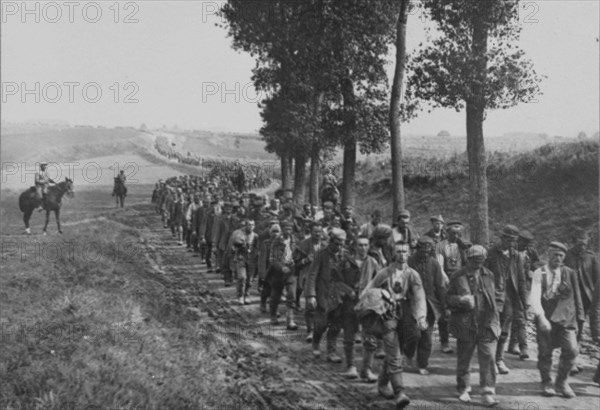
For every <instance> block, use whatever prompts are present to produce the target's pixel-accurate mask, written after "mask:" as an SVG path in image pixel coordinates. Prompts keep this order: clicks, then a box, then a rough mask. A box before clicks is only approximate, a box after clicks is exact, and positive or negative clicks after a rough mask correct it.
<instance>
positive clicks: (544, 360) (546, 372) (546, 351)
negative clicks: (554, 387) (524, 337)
mask: <svg viewBox="0 0 600 410" xmlns="http://www.w3.org/2000/svg"><path fill="white" fill-rule="evenodd" d="M536 334H537V343H538V364H537V368H538V370H539V371H540V377H541V378H542V383H544V384H547V383H551V382H552V377H551V376H550V370H551V368H552V350H554V346H553V343H552V333H551V331H541V330H540V328H539V326H537V329H536Z"/></svg>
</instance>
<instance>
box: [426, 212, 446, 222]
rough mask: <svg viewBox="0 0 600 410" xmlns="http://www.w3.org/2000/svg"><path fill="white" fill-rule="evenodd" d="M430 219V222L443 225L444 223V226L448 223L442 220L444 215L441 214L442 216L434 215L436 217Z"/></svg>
mask: <svg viewBox="0 0 600 410" xmlns="http://www.w3.org/2000/svg"><path fill="white" fill-rule="evenodd" d="M429 219H430V221H431V222H441V223H443V224H444V223H446V222H445V221H444V218H442V215H441V214H440V215H434V216H432V217H431V218H429Z"/></svg>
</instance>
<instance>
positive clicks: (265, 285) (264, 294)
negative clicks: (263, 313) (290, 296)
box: [260, 280, 271, 306]
mask: <svg viewBox="0 0 600 410" xmlns="http://www.w3.org/2000/svg"><path fill="white" fill-rule="evenodd" d="M269 296H271V285H270V284H269V282H268V281H266V280H263V282H262V289H261V291H260V305H261V306H265V305H266V304H267V299H269Z"/></svg>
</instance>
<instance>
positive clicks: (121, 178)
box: [112, 170, 127, 197]
mask: <svg viewBox="0 0 600 410" xmlns="http://www.w3.org/2000/svg"><path fill="white" fill-rule="evenodd" d="M125 181H127V177H126V176H125V171H124V170H121V171H120V172H119V175H117V176H116V177H115V184H114V186H113V192H112V196H115V195H116V193H117V186H119V185H121V186H122V187H123V191H124V193H123V196H124V197H125V196H127V187H126V186H125Z"/></svg>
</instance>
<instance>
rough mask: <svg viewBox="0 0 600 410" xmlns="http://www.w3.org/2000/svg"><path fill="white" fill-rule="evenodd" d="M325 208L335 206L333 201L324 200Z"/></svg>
mask: <svg viewBox="0 0 600 410" xmlns="http://www.w3.org/2000/svg"><path fill="white" fill-rule="evenodd" d="M323 208H333V202H331V201H325V202H323Z"/></svg>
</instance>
